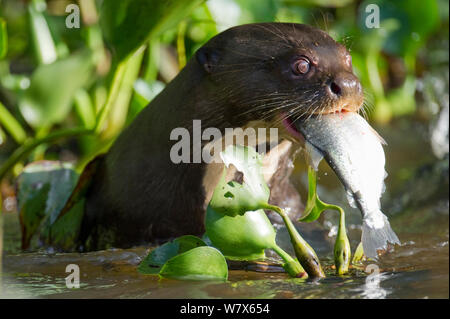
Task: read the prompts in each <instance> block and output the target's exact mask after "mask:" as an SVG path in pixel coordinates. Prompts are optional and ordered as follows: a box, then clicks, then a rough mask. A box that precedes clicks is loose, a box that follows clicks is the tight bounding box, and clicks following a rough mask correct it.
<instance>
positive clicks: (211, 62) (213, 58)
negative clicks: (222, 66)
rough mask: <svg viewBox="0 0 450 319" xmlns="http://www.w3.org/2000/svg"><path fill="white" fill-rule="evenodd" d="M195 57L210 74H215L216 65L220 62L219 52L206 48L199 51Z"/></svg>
mask: <svg viewBox="0 0 450 319" xmlns="http://www.w3.org/2000/svg"><path fill="white" fill-rule="evenodd" d="M195 57H196V59H197V62H198V63H199V64H200V65H201V66H202V67H203V69H204V70H205V71H206V72H208V73H212V72H213V70H214V67H215V65H216V64H217V63H218V62H219V60H220V55H219V52H218V51H217V50H214V49H211V48H204V47H203V48H200V49H198V50H197V52H196V53H195Z"/></svg>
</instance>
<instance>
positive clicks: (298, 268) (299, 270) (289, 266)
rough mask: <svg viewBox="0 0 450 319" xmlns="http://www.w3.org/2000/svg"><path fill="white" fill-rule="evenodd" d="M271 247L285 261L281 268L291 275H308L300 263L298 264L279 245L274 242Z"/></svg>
mask: <svg viewBox="0 0 450 319" xmlns="http://www.w3.org/2000/svg"><path fill="white" fill-rule="evenodd" d="M272 249H273V250H274V251H275V252H276V253H277V254H278V255H279V256H280V257H281V259H283V261H284V262H285V263H284V265H283V268H284V269H285V270H286V272H287V273H288V274H289V275H290V276H291V277H296V278H305V277H307V276H308V275H307V273H306V272H305V270H304V269H303V267H302V265H300V264H299V262H298V261H296V260H295V259H294V258H292V257H291V255H289V254H288V253H287V252H285V251H284V250H283V249H282V248H281V247H280V246H278V245H277V244H275V246H274V247H272Z"/></svg>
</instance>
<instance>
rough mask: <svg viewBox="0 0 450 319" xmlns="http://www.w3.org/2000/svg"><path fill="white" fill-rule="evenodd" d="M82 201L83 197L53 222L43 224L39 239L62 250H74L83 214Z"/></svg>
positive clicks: (83, 201)
mask: <svg viewBox="0 0 450 319" xmlns="http://www.w3.org/2000/svg"><path fill="white" fill-rule="evenodd" d="M84 203H85V200H84V199H82V200H80V201H78V202H77V203H76V204H75V205H74V206H72V208H71V209H70V210H69V211H68V212H67V213H66V214H64V216H62V217H61V218H58V219H57V220H56V221H55V222H54V223H53V224H49V223H46V224H44V226H43V228H42V231H41V234H40V236H41V241H42V242H44V243H45V244H48V245H51V246H53V247H57V248H59V249H62V250H64V251H71V250H74V249H75V248H76V240H77V239H78V234H79V230H80V227H81V222H82V220H83V216H84Z"/></svg>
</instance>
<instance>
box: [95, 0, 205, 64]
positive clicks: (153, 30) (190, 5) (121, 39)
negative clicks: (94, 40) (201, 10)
mask: <svg viewBox="0 0 450 319" xmlns="http://www.w3.org/2000/svg"><path fill="white" fill-rule="evenodd" d="M203 1H204V0H192V1H184V0H167V1H157V0H122V1H113V0H110V1H103V5H102V7H101V10H100V25H101V27H102V31H103V34H104V35H105V37H106V39H107V41H108V42H109V44H110V45H111V46H112V48H113V50H114V52H115V54H116V55H117V58H118V60H119V61H121V60H123V59H124V58H126V57H127V56H128V55H129V54H130V53H131V52H133V51H135V50H136V49H137V48H138V47H140V46H141V45H142V44H143V43H144V42H145V41H146V40H147V39H149V38H151V37H156V36H159V35H160V34H161V33H162V32H164V31H166V30H168V29H170V28H172V27H175V26H176V25H177V24H178V23H179V22H180V21H181V20H183V19H184V18H185V17H186V16H188V15H189V14H190V13H191V11H192V10H193V9H194V8H195V7H196V6H198V5H199V4H201V3H202V2H203Z"/></svg>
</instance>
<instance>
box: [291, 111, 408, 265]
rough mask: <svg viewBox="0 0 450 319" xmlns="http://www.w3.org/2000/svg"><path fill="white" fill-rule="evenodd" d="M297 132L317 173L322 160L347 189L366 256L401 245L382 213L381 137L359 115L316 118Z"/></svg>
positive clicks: (297, 124)
mask: <svg viewBox="0 0 450 319" xmlns="http://www.w3.org/2000/svg"><path fill="white" fill-rule="evenodd" d="M296 128H297V129H298V130H299V131H300V132H301V133H302V134H303V136H304V138H305V140H306V149H307V150H308V153H309V154H310V157H311V159H313V161H315V163H313V165H314V166H316V169H317V165H318V162H320V160H321V159H322V156H323V157H324V158H325V160H326V161H327V162H328V164H329V165H330V167H331V168H332V169H333V170H334V172H335V173H336V174H337V176H338V177H339V179H340V181H341V182H342V184H343V185H344V187H345V189H346V191H347V194H348V199H349V203H350V205H351V206H353V207H358V208H359V210H360V211H361V213H362V216H363V227H362V238H361V241H362V244H363V249H364V254H365V255H366V256H367V257H371V258H376V257H377V256H378V255H377V250H384V249H386V248H387V243H388V242H390V243H392V244H400V241H399V239H398V237H397V235H396V234H395V233H394V231H393V230H392V228H391V226H390V224H389V221H388V218H387V217H386V216H385V215H384V214H383V213H382V212H381V210H380V197H381V195H382V193H383V192H384V179H385V177H386V176H387V173H386V171H385V169H384V164H385V156H384V151H383V147H382V144H385V142H384V140H383V139H382V138H381V137H380V136H379V135H378V133H377V132H376V131H375V130H374V129H373V128H372V127H371V126H370V125H369V124H368V123H367V122H366V121H365V120H364V118H362V117H361V116H359V115H358V114H356V113H336V114H328V115H323V116H314V117H311V118H309V119H307V120H305V121H303V122H299V123H296Z"/></svg>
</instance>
